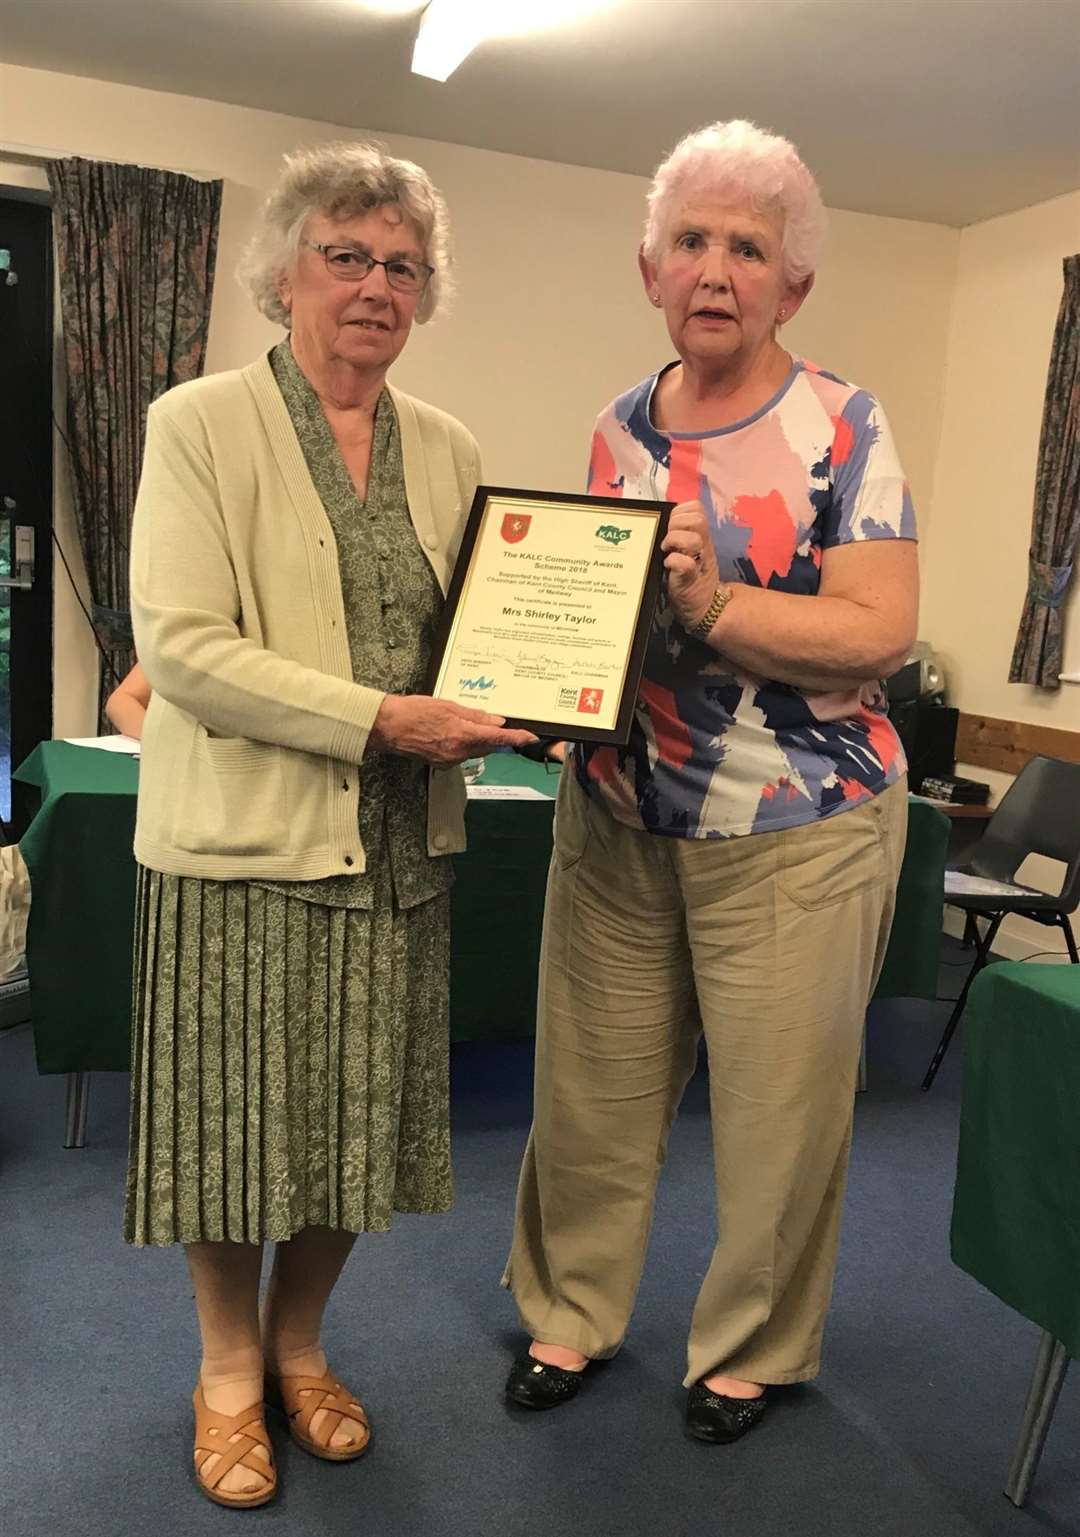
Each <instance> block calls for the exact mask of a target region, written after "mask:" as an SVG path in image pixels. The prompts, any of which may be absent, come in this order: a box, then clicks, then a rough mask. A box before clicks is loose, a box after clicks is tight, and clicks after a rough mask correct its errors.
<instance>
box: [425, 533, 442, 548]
mask: <svg viewBox="0 0 1080 1537" xmlns="http://www.w3.org/2000/svg"><path fill="white" fill-rule="evenodd" d="M424 543H425V544H426V545H427V547H428V549H429V550H434V549H436V548H437V547H438V543H439V541H438V540H437V539H436V537H435V535H434V534H428V535H427V537H426V538H425V539H424Z"/></svg>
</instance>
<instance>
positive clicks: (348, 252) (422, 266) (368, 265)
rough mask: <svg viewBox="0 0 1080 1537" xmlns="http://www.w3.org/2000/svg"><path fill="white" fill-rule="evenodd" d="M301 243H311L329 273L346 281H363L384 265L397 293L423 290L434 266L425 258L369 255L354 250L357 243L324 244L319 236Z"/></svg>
mask: <svg viewBox="0 0 1080 1537" xmlns="http://www.w3.org/2000/svg"><path fill="white" fill-rule="evenodd" d="M300 244H301V245H306V246H310V247H311V249H312V250H313V251H321V252H322V256H323V260H324V261H325V262H326V270H327V272H329V274H330V276H331V277H335V278H341V279H342V281H343V282H346V283H362V282H363V281H364V279H365V278H366V277H370V276H371V274H372V272H373V271H374V270H375V268H376V267H385V269H386V281H387V282H388V283H389V284H390V287H391V288H396V289H397V291H398V293H403V294H419V293H423V291H424V289H425V288H426V287H427V285H428V283H429V282H430V281H431V278H432V277H433V276H434V273H435V268H434V267H429V266H428V264H427V263H426V262H414V261H409V260H408V259H407V258H405V257H400V256H395V257H392V258H391V260H390V261H388V262H384V261H380V260H379V258H378V257H377V256H369V255H368V253H367V252H366V251H359V250H357V248H356V246H351V245H323V243H322V241H320V240H301V242H300Z"/></svg>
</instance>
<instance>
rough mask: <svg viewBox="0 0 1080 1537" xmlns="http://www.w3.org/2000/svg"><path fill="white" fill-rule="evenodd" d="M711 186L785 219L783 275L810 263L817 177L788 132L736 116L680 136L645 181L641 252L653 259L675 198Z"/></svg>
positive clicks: (819, 219) (820, 242)
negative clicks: (650, 179) (785, 135)
mask: <svg viewBox="0 0 1080 1537" xmlns="http://www.w3.org/2000/svg"><path fill="white" fill-rule="evenodd" d="M702 187H710V188H712V187H715V188H720V189H722V190H731V191H732V192H734V193H736V195H740V196H746V197H748V198H749V199H750V201H751V202H752V203H755V204H757V205H758V206H760V207H768V208H775V209H776V210H777V211H778V212H779V213H780V215H781V217H782V219H783V221H784V237H783V241H784V243H783V253H784V275H785V277H786V278H787V280H788V281H789V282H790V283H799V282H801V281H802V280H803V279H804V278H807V277H809V276H810V274H811V273H812V272H814V271H815V270H816V268H817V264H818V261H819V260H820V258H821V251H822V247H823V246H824V243H825V229H826V222H827V220H826V214H825V208H824V205H823V204H822V201H821V193H820V192H819V191H818V185H817V182H816V181H815V180H814V178H813V176H812V175H811V174H810V172H809V171H808V170H807V168H806V166H805V165H804V164H803V162H802V160H800V158H799V152H798V150H797V149H796V148H795V146H794V144H792V143H791V142H790V141H789V140H787V139H782V138H780V136H779V135H778V134H773V133H768V132H766V130H765V129H763V128H758V127H757V125H756V124H755V123H748V122H746V121H745V120H743V119H740V118H735V119H732V121H730V122H727V123H711V124H710V125H709V126H708V127H707V128H699V129H698V130H697V132H696V133H690V134H687V136H686V138H685V139H680V141H679V143H678V144H676V146H675V148H674V149H673V150H672V151H671V154H670V155H669V156H668V157H667V159H666V160H665V161H664V162H663V163H662V164H661V165H660V166H659V167H658V168H657V171H656V175H655V176H654V177H653V183H652V186H651V187H650V188H649V194H648V205H649V213H648V218H647V220H646V223H645V240H644V251H645V255H646V256H647V257H649V259H650V260H652V261H655V260H656V258H657V257H658V256H659V254H660V248H661V244H662V242H663V238H664V231H665V229H666V227H667V223H668V221H669V219H670V218H671V216H672V214H673V212H674V210H675V208H676V206H677V204H679V203H681V202H682V201H683V200H684V199H685V198H686V196H687V194H688V192H691V191H692V190H693V189H695V188H702Z"/></svg>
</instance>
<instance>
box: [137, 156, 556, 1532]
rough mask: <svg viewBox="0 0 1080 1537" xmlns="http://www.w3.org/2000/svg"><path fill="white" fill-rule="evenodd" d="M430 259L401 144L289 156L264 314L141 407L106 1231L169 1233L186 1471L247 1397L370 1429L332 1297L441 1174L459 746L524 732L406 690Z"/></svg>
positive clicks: (473, 461) (442, 219) (438, 207)
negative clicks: (189, 1343) (243, 351)
mask: <svg viewBox="0 0 1080 1537" xmlns="http://www.w3.org/2000/svg"><path fill="white" fill-rule="evenodd" d="M446 263H447V220H446V212H445V208H444V205H443V202H442V199H441V198H440V196H439V194H438V193H437V191H436V190H435V188H434V187H433V186H432V184H431V182H430V181H429V179H428V177H427V176H426V174H425V173H424V172H423V171H422V170H421V169H420V168H419V167H418V166H415V165H412V164H410V163H409V162H407V161H402V160H395V159H392V158H391V157H389V156H388V155H386V154H384V153H383V152H382V151H381V150H380V149H378V148H377V147H374V146H371V145H367V144H360V143H352V144H330V145H325V146H323V147H321V148H318V149H315V150H313V151H311V152H307V153H300V154H296V155H294V156H291V157H290V158H289V159H288V160H287V161H286V164H285V169H284V173H283V175H282V177H281V180H280V182H279V184H278V186H277V188H276V190H275V191H274V192H273V194H272V195H271V197H270V199H269V201H268V203H267V205H266V208H265V212H264V215H263V220H262V225H261V228H260V230H259V232H258V233H257V234H256V236H255V238H254V240H253V242H252V245H251V247H250V248H249V250H248V253H247V257H246V260H245V263H244V269H243V271H244V275H245V276H246V279H247V281H248V285H249V287H250V290H251V292H252V294H253V296H254V298H255V301H256V303H257V304H258V306H259V308H260V309H261V310H262V311H263V313H264V314H265V315H267V316H268V317H269V318H270V319H271V320H274V321H277V322H279V323H280V324H282V325H284V326H285V327H286V329H287V332H288V334H287V336H286V338H285V339H284V340H283V341H282V342H280V343H279V344H278V345H277V346H276V347H274V348H273V349H272V350H271V351H270V352H269V353H268V354H267V355H266V356H263V357H261V358H259V359H258V360H257V361H256V362H254V363H252V364H251V365H250V366H249V367H247V368H243V369H241V370H239V371H237V372H231V373H223V374H218V375H216V376H213V377H209V378H205V379H201V380H199V381H197V382H195V383H192V384H187V385H183V386H181V387H180V388H178V389H175V390H172V391H170V392H169V393H168V394H167V395H166V396H165V397H164V398H163V399H161V400H160V401H158V402H157V403H156V404H155V405H154V406H153V407H152V408H151V411H150V416H149V422H148V430H147V443H146V456H145V463H144V468H143V478H142V484H141V487H140V491H139V498H138V504H137V508H136V513H135V523H134V531H133V538H132V579H131V591H132V608H133V616H134V628H135V640H136V644H137V647H138V653H139V658H140V661H141V663H142V666H143V668H144V670H145V672H146V676H147V678H148V680H149V682H150V684H151V686H152V689H153V693H152V697H151V699H150V704H149V709H148V711H147V716H146V721H145V726H144V731H143V748H142V763H141V770H140V780H141V783H140V791H139V807H138V823H137V830H136V844H135V851H136V857H137V860H138V864H139V867H140V868H139V882H138V911H137V957H136V980H135V1022H134V1023H135V1028H134V1048H133V1075H132V1122H131V1157H130V1170H129V1182H128V1197H127V1207H126V1216H125V1236H126V1238H127V1239H128V1240H129V1241H130V1242H132V1243H135V1244H171V1243H176V1242H179V1243H182V1244H184V1245H185V1246H186V1250H187V1258H188V1263H189V1266H190V1271H191V1277H192V1282H193V1286H194V1292H195V1306H196V1310H197V1313H198V1320H199V1326H200V1331H201V1336H202V1361H201V1368H200V1371H199V1377H198V1385H197V1387H196V1389H195V1395H194V1401H195V1425H196V1434H195V1465H196V1478H197V1482H198V1485H199V1487H200V1489H201V1490H202V1492H203V1493H204V1494H206V1495H207V1496H208V1497H209V1498H210V1499H212V1500H215V1501H216V1502H218V1503H219V1504H224V1505H230V1506H252V1505H260V1504H264V1503H265V1502H266V1501H267V1500H269V1499H270V1498H272V1497H273V1495H274V1493H275V1490H276V1485H277V1477H276V1473H275V1469H274V1463H273V1453H272V1450H271V1446H270V1442H269V1439H268V1437H267V1433H266V1428H265V1423H264V1418H263V1402H264V1397H265V1399H266V1400H267V1401H268V1402H271V1403H272V1404H274V1405H276V1406H277V1407H279V1408H282V1409H283V1410H284V1412H285V1414H286V1415H287V1417H288V1425H289V1429H290V1433H291V1435H292V1437H293V1439H294V1440H295V1441H297V1442H298V1443H299V1444H300V1446H302V1447H303V1448H304V1449H305V1450H306V1451H308V1452H310V1453H312V1454H313V1455H314V1456H316V1457H321V1458H326V1459H329V1460H333V1461H344V1460H348V1459H350V1458H353V1457H357V1456H359V1455H360V1454H361V1453H362V1452H363V1451H364V1450H365V1449H366V1447H367V1445H368V1442H369V1438H370V1435H371V1431H370V1426H369V1421H368V1417H367V1414H366V1413H365V1411H364V1409H363V1407H362V1405H361V1403H360V1401H359V1399H358V1398H356V1397H355V1395H354V1394H353V1392H352V1391H351V1390H350V1389H349V1388H347V1387H345V1386H344V1385H343V1383H342V1381H341V1379H340V1378H339V1377H338V1375H337V1374H336V1373H335V1372H334V1371H333V1370H332V1369H331V1368H330V1367H328V1365H327V1361H326V1357H325V1355H324V1354H323V1348H322V1341H321V1327H322V1319H323V1311H324V1308H325V1306H326V1303H327V1299H328V1298H329V1296H330V1292H331V1290H332V1288H333V1286H334V1284H335V1282H336V1280H337V1278H338V1275H339V1273H340V1271H341V1269H342V1266H343V1265H344V1263H345V1260H346V1258H347V1257H348V1254H349V1251H350V1250H351V1248H352V1246H353V1242H354V1240H355V1237H356V1235H357V1233H366V1232H381V1231H384V1230H385V1229H386V1228H388V1227H389V1226H390V1221H391V1216H392V1213H393V1212H395V1211H403V1212H442V1211H445V1210H446V1209H447V1208H448V1207H449V1205H450V1203H451V1197H452V1187H451V1174H450V1149H449V1128H448V1082H447V1080H448V1068H447V1059H448V1021H447V1015H448V1011H447V993H448V951H449V923H448V919H449V889H450V883H451V879H452V877H451V871H450V860H449V855H450V854H451V853H453V852H454V851H456V850H460V849H461V848H462V847H463V846H464V824H463V812H464V805H465V789H464V783H463V780H462V776H461V773H460V770H459V768H458V765H459V764H460V763H461V762H462V761H463V760H465V759H466V758H469V757H471V756H474V755H476V754H478V753H483V752H484V751H485V750H492V749H497V748H498V747H500V746H505V747H517V746H521V745H525V744H527V743H529V742H531V741H532V740H533V738H531V737H530V736H529V735H528V734H527V733H525V732H517V731H507V730H503V729H501V728H502V720H501V717H498V716H492V715H486V714H484V713H483V712H482V711H479V710H472V709H465V708H462V707H459V706H457V705H454V704H444V703H438V702H436V701H434V700H432V699H431V698H428V697H425V696H424V695H423V694H421V693H420V690H421V689H422V688H423V686H424V679H425V672H426V670H427V666H428V659H429V653H430V649H431V645H432V637H433V633H434V630H435V625H436V622H437V620H438V617H439V612H440V609H441V606H442V601H443V593H444V590H445V587H446V584H447V580H448V578H449V575H450V572H451V570H452V569H453V565H454V560H455V557H456V554H457V549H458V544H459V540H460V535H461V529H462V525H463V521H464V517H465V515H466V513H467V511H468V508H469V505H470V502H471V499H472V495H473V491H474V489H475V487H476V484H477V480H478V478H479V475H480V466H479V457H478V453H477V447H476V443H475V442H474V440H473V438H472V437H471V436H470V434H469V433H468V432H467V431H466V430H465V428H464V427H463V426H462V425H461V424H460V423H459V422H457V421H455V420H454V419H453V418H452V417H450V416H447V415H446V414H444V413H443V412H442V411H438V410H436V409H434V408H433V407H432V406H428V405H425V404H423V402H421V401H419V400H414V399H411V398H410V397H409V396H408V395H405V394H402V393H401V392H400V391H398V390H396V389H394V388H392V387H391V386H389V385H388V384H387V382H386V376H387V371H388V370H389V368H390V366H391V365H392V364H393V362H394V361H395V359H396V358H397V357H398V355H399V354H400V352H401V350H402V348H403V347H404V346H405V343H406V341H407V340H408V338H409V334H410V331H411V329H412V325H413V322H414V321H417V322H422V321H426V320H428V319H430V318H431V316H432V314H433V313H434V312H435V309H436V306H437V304H438V301H439V297H440V291H441V290H444V289H445V284H446ZM267 1240H273V1241H276V1244H277V1248H276V1252H275V1255H274V1260H273V1266H272V1268H271V1271H270V1276H269V1282H268V1285H267V1288H266V1292H265V1296H264V1298H263V1301H262V1307H261V1310H260V1305H259V1286H260V1270H261V1265H262V1257H263V1244H264V1242H266V1241H267Z"/></svg>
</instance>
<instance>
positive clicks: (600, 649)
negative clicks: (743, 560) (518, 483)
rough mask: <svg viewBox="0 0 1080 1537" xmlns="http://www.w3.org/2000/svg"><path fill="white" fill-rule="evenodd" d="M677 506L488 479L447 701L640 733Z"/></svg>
mask: <svg viewBox="0 0 1080 1537" xmlns="http://www.w3.org/2000/svg"><path fill="white" fill-rule="evenodd" d="M673 506H674V503H673V502H643V501H632V500H630V499H624V498H622V497H614V496H562V495H560V494H559V493H557V492H550V491H513V490H507V489H506V488H504V487H502V486H479V487H478V488H477V492H476V496H475V498H474V500H473V504H472V510H471V511H470V513H469V520H468V522H467V524H466V526H465V534H464V537H463V539H462V543H461V553H460V555H459V556H458V561H457V565H456V566H455V567H454V575H453V578H452V579H451V582H450V591H449V593H448V594H447V600H446V606H445V608H444V610H443V615H442V620H441V622H440V625H439V630H438V633H437V635H436V639H435V647H434V652H433V658H432V670H431V678H430V690H431V693H432V694H433V696H434V697H435V698H436V699H452V700H454V701H455V703H457V704H466V705H473V706H479V707H480V708H482V709H485V710H490V711H491V712H492V713H493V714H498V715H504V716H505V717H506V722H507V725H509V726H515V727H524V728H525V729H526V730H529V731H535V732H536V734H537V735H538V736H553V737H566V738H568V739H569V740H571V741H581V742H612V743H618V744H620V745H621V744H625V743H626V742H628V741H629V740H630V723H631V719H632V717H633V713H634V702H635V700H636V698H637V689H638V683H639V681H640V678H641V668H642V663H643V662H644V660H645V646H646V643H647V641H648V637H649V628H650V625H651V624H652V621H653V615H654V613H655V611H656V606H657V600H658V598H659V595H660V583H661V579H662V576H663V558H662V555H661V552H660V541H661V540H662V539H663V537H664V534H665V532H666V530H667V521H668V514H669V513H670V511H671V508H672V507H673Z"/></svg>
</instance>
